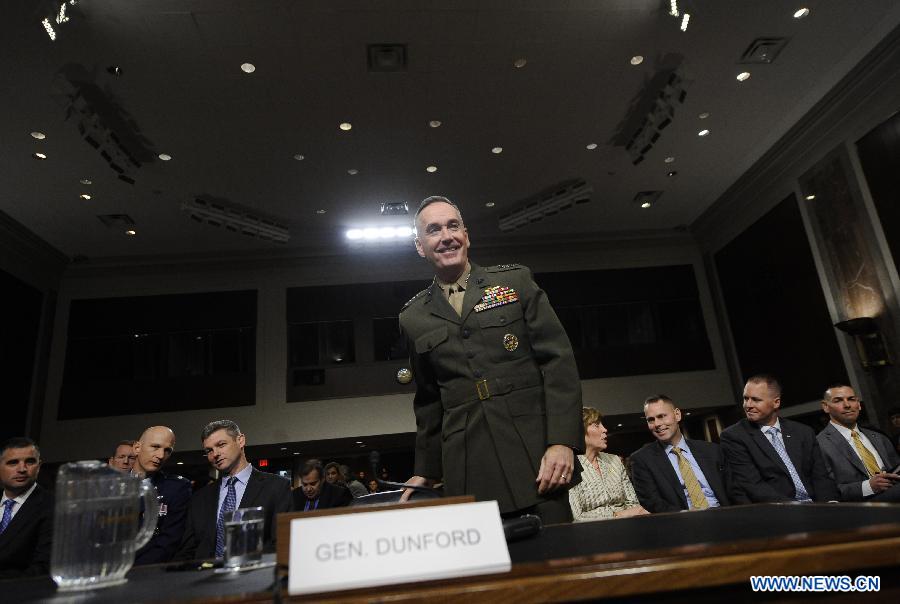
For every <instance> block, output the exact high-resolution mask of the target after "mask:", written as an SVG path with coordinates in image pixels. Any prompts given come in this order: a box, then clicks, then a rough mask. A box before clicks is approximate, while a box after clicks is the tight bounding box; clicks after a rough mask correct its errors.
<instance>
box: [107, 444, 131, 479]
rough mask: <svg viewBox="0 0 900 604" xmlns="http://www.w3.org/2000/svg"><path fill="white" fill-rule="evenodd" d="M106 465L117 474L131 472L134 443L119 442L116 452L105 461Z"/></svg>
mask: <svg viewBox="0 0 900 604" xmlns="http://www.w3.org/2000/svg"><path fill="white" fill-rule="evenodd" d="M106 465H108V466H109V467H110V468H112V469H114V470H118V471H119V472H131V468H132V467H133V466H134V441H133V440H120V441H119V444H118V445H116V452H115V453H113V456H112V457H110V458H109V459H108V460H107V461H106Z"/></svg>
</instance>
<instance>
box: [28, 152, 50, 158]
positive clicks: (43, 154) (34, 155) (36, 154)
mask: <svg viewBox="0 0 900 604" xmlns="http://www.w3.org/2000/svg"><path fill="white" fill-rule="evenodd" d="M31 157H33V158H35V159H47V155H46V154H45V153H41V152H38V153H32V154H31Z"/></svg>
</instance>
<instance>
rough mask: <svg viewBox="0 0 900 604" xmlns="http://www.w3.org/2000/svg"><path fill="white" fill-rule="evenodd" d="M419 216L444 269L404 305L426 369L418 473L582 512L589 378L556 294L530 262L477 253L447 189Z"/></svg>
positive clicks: (414, 349) (427, 252)
mask: <svg viewBox="0 0 900 604" xmlns="http://www.w3.org/2000/svg"><path fill="white" fill-rule="evenodd" d="M415 226H416V239H415V244H416V250H417V251H418V253H419V255H420V256H421V257H423V258H425V259H426V260H427V261H428V262H429V263H430V264H431V265H432V269H433V271H434V280H433V283H432V284H431V285H430V286H429V287H428V288H427V289H425V290H423V291H422V292H420V293H419V294H417V295H416V296H415V297H414V298H413V299H412V300H410V301H409V302H408V303H407V304H406V305H405V306H404V307H403V309H402V310H401V311H400V330H401V332H402V333H403V335H404V337H405V338H406V340H407V342H408V345H409V350H410V363H411V365H412V373H413V376H414V377H415V380H416V396H415V399H414V400H413V411H414V412H415V415H416V425H417V431H416V460H415V476H413V477H412V478H411V479H410V480H409V482H410V483H411V484H417V485H423V484H429V483H431V482H433V481H434V480H437V479H441V478H443V481H444V492H445V493H446V494H448V495H463V494H472V495H474V496H475V497H476V498H477V499H481V500H490V499H493V500H496V501H497V503H498V505H499V507H500V512H501V513H502V514H504V515H520V514H523V513H534V514H537V515H539V516H541V518H542V519H543V521H544V523H545V524H551V523H558V522H568V521H571V519H572V513H571V508H570V507H569V501H568V494H567V492H566V491H567V489H568V488H569V487H570V486H571V485H572V484H574V483H575V482H577V481H578V480H580V474H578V472H579V471H580V466H577V467H576V464H575V456H574V452H573V450H579V451H580V450H582V449H583V447H584V427H583V425H582V423H581V382H580V380H579V378H578V369H577V367H576V364H575V356H574V354H573V352H572V346H571V344H570V342H569V338H568V336H567V335H566V332H565V330H564V329H563V326H562V324H561V323H560V321H559V318H558V317H557V316H556V313H555V312H554V311H553V308H552V307H551V306H550V302H549V301H548V300H547V295H546V294H545V293H544V291H543V290H541V289H540V288H539V287H538V286H537V284H536V283H535V282H534V280H533V279H532V275H531V271H530V270H529V269H528V268H526V267H524V266H521V265H517V264H504V265H499V266H492V267H486V268H482V267H479V266H477V265H475V264H472V263H470V262H469V260H468V250H469V235H468V231H467V230H466V227H465V225H464V223H463V219H462V216H461V214H460V213H459V209H458V208H457V207H456V205H455V204H453V203H452V202H451V201H450V200H448V199H447V198H445V197H429V198H427V199H425V200H423V201H422V203H421V205H420V206H419V209H418V210H417V211H416V217H415ZM410 494H411V492H410V491H407V492H406V493H404V495H403V497H404V499H406V498H408V497H409V495H410Z"/></svg>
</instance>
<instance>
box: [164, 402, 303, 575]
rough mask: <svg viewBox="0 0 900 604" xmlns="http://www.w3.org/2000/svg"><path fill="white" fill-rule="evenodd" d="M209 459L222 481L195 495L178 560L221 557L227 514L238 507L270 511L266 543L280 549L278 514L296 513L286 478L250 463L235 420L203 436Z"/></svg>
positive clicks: (211, 426)
mask: <svg viewBox="0 0 900 604" xmlns="http://www.w3.org/2000/svg"><path fill="white" fill-rule="evenodd" d="M200 441H201V442H202V444H203V451H204V453H206V458H207V460H209V463H210V464H211V465H212V466H213V467H214V468H215V469H216V470H218V472H219V473H220V479H219V480H217V481H216V482H213V483H212V484H209V485H207V486H205V487H203V488H202V489H200V490H199V491H197V492H196V493H195V494H194V496H193V498H192V499H191V507H190V511H189V512H188V520H187V526H186V528H185V531H184V540H183V541H182V544H181V549H180V551H179V552H178V555H177V558H179V559H183V560H184V559H205V558H221V557H223V555H224V552H225V515H226V513H228V512H230V511H232V510H235V509H237V508H247V507H257V506H261V507H262V508H263V510H264V514H265V524H264V530H263V544H264V547H265V548H266V549H267V550H274V548H275V516H276V514H278V513H280V512H290V511H291V486H290V483H289V482H288V480H287V479H286V478H282V477H280V476H276V475H275V474H269V473H267V472H260V471H259V470H257V469H256V468H254V467H253V466H252V465H251V464H250V462H248V461H247V455H246V453H245V451H244V446H245V445H246V443H247V438H246V436H244V434H243V433H242V432H241V429H240V428H239V427H238V425H237V424H236V423H234V422H233V421H231V420H227V419H223V420H217V421H214V422H210V423H208V424H207V425H206V426H205V427H204V428H203V430H202V432H201V434H200Z"/></svg>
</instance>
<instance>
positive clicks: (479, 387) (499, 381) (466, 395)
mask: <svg viewBox="0 0 900 604" xmlns="http://www.w3.org/2000/svg"><path fill="white" fill-rule="evenodd" d="M543 381H544V379H543V376H542V375H541V372H540V370H539V369H538V368H537V367H534V368H524V369H522V370H520V371H517V372H515V373H510V374H506V375H504V374H501V375H497V376H491V377H488V378H484V379H482V380H476V381H472V382H469V383H467V384H464V385H457V386H454V387H452V388H445V389H443V390H441V402H442V403H443V405H444V409H452V408H453V407H458V406H459V405H462V404H465V403H469V402H471V401H477V400H482V401H483V400H487V399H489V398H491V397H493V396H497V395H500V394H508V393H510V392H512V391H514V390H521V389H523V388H531V387H533V386H540V385H541V384H542V383H543Z"/></svg>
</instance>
